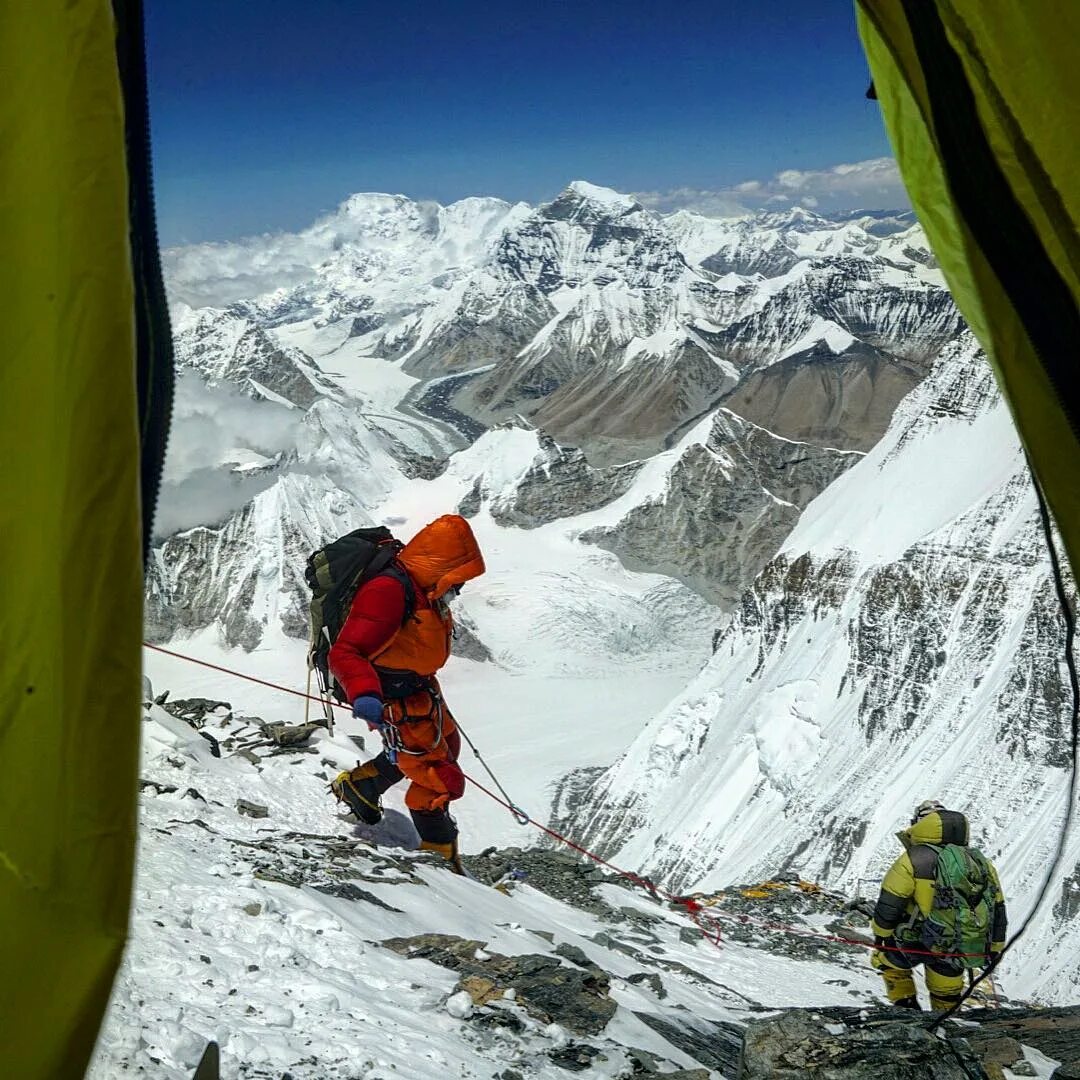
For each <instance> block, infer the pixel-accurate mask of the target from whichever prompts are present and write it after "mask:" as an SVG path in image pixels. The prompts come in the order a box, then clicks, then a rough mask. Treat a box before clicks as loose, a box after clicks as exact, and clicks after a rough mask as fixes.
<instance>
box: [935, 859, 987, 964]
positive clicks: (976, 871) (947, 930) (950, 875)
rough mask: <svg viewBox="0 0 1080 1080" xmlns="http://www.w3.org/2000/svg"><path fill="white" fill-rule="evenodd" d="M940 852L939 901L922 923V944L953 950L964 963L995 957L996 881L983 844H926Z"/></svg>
mask: <svg viewBox="0 0 1080 1080" xmlns="http://www.w3.org/2000/svg"><path fill="white" fill-rule="evenodd" d="M923 846H924V847H929V848H932V849H933V850H934V851H935V852H936V853H937V868H936V870H935V873H934V905H933V907H932V908H931V909H930V914H929V915H928V916H927V917H926V918H925V920H924V921H923V924H922V927H921V933H920V936H919V944H920V945H921V946H922V947H923V948H925V949H928V950H929V951H931V952H937V953H950V954H952V956H950V959H951V960H952V961H953V962H954V963H955V964H956V965H957V966H958V967H963V968H984V967H986V966H987V965H988V964H989V962H990V944H991V940H990V935H991V933H992V932H993V918H994V903H995V887H994V877H993V874H992V873H991V871H990V864H989V863H988V862H987V860H986V856H985V855H983V853H982V852H981V851H979V849H978V848H973V847H962V846H960V845H959V844H944V845H941V846H938V845H937V844H925V845H923Z"/></svg>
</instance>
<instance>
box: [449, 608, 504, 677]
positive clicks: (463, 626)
mask: <svg viewBox="0 0 1080 1080" xmlns="http://www.w3.org/2000/svg"><path fill="white" fill-rule="evenodd" d="M450 651H451V652H452V653H453V654H454V656H461V657H464V658H465V659H466V660H476V661H477V662H478V663H481V664H489V663H491V662H492V661H493V660H494V657H493V656H492V655H491V650H490V649H489V648H488V647H487V646H486V645H485V644H484V643H483V642H482V641H481V640H480V637H479V635H478V634H477V632H476V623H475V622H473V620H472V619H471V618H470V617H469V615H468V614H467V613H466V612H464V611H456V612H455V613H454V640H453V642H452V643H451V649H450Z"/></svg>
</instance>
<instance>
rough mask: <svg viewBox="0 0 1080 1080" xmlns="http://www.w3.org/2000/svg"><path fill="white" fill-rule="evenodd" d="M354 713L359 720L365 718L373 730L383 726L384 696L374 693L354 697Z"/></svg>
mask: <svg viewBox="0 0 1080 1080" xmlns="http://www.w3.org/2000/svg"><path fill="white" fill-rule="evenodd" d="M352 714H353V716H355V717H356V718H357V719H358V720H363V721H365V723H366V724H367V726H368V727H369V728H371V729H372V730H373V731H374V730H376V729H378V728H381V727H382V726H383V718H382V714H383V703H382V698H379V697H376V696H375V695H374V694H361V695H360V697H358V698H353V703H352Z"/></svg>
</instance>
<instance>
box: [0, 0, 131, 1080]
mask: <svg viewBox="0 0 1080 1080" xmlns="http://www.w3.org/2000/svg"><path fill="white" fill-rule="evenodd" d="M115 38H116V33H115V24H114V18H113V11H112V8H111V6H110V4H109V3H108V2H107V0H34V3H12V4H5V5H3V6H2V8H0V70H2V71H3V72H4V93H3V95H2V96H0V117H2V119H0V132H3V145H2V147H0V162H2V165H0V169H2V174H0V235H2V236H3V237H4V257H3V259H2V260H0V335H2V336H3V341H4V349H3V359H2V362H0V462H2V463H3V467H2V468H0V566H3V567H4V573H3V585H2V587H0V671H2V673H3V679H2V682H0V1062H2V1069H0V1071H2V1072H3V1074H4V1075H5V1076H11V1077H19V1080H35V1078H38V1077H41V1078H49V1080H56V1078H62V1077H75V1076H81V1075H82V1074H83V1072H84V1070H85V1066H86V1063H87V1061H88V1058H89V1056H90V1053H91V1051H92V1049H93V1045H94V1040H95V1038H96V1036H97V1030H98V1025H99V1023H100V1020H101V1016H102V1014H103V1012H104V1009H105V1006H106V1004H107V1000H108V994H109V990H110V987H111V983H112V979H113V975H114V972H115V968H116V965H117V963H118V961H119V959H120V955H121V951H122V947H123V943H124V938H125V934H126V929H127V918H128V903H129V893H130V887H131V874H132V860H133V848H134V835H135V831H134V825H135V819H134V808H135V791H136V786H137V785H136V777H137V771H136V768H137V763H136V755H137V751H138V737H139V732H138V725H139V695H140V647H139V639H140V627H141V615H142V598H141V590H142V563H141V540H142V529H141V525H140V495H139V463H140V457H139V430H138V419H137V418H138V409H137V400H136V379H135V317H134V292H133V277H132V268H131V249H130V245H129V234H128V227H129V211H128V175H127V171H126V164H125V141H124V137H125V132H124V108H123V103H122V95H121V87H120V79H119V73H118V64H117V53H116V40H115Z"/></svg>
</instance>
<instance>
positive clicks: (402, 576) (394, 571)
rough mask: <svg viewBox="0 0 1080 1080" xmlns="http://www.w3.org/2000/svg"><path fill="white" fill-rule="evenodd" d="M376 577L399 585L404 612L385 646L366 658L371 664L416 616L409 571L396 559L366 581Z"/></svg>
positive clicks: (413, 586) (413, 589)
mask: <svg viewBox="0 0 1080 1080" xmlns="http://www.w3.org/2000/svg"><path fill="white" fill-rule="evenodd" d="M377 577H388V578H392V579H393V580H394V581H396V582H398V584H400V585H401V588H402V591H403V592H404V593H405V611H404V613H403V614H402V616H401V625H400V626H398V628H397V630H396V631H395V632H394V634H393V636H392V637H391V638H390V640H389V641H387V642H386V644H385V645H383V646H382V648H380V649H379V650H378V651H377V652H374V653H372V654H371V656H369V657H368V660H370V661H371V663H373V664H374V663H375V661H376V660H377V659H378V658H379V657H380V656H382V654H383V653H384V652H386V650H387V649H389V648H390V646H391V645H393V643H394V642H395V641H396V640H397V636H398V634H400V633H401V631H402V629H403V628H404V627H405V624H406V623H408V622H409V621H410V620H411V619H412V618H413V617H414V616H415V615H416V585H415V584H414V582H413V579H412V577H411V576H410V574H409V571H408V570H406V569H405V567H404V566H402V565H401V563H400V562H399V561H398V560H397V559H394V560H393V561H392V562H390V563H388V564H387V565H386V566H385V567H384V568H383V569H382V570H380V571H379V572H378V573H377V574H375V575H373V576H372V577H371V578H369V579H368V580H369V581H373V580H374V579H375V578H377Z"/></svg>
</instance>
